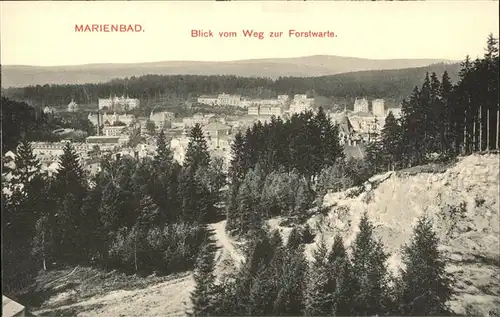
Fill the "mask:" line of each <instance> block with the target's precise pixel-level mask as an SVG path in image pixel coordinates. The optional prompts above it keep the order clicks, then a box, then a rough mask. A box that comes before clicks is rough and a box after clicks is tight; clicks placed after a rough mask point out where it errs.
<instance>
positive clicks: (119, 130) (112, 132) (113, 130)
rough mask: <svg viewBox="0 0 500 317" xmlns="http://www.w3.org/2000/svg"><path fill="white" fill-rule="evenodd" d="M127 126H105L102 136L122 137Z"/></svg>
mask: <svg viewBox="0 0 500 317" xmlns="http://www.w3.org/2000/svg"><path fill="white" fill-rule="evenodd" d="M125 129H126V127H125V126H112V125H105V126H104V127H102V135H104V136H120V135H122V134H123V133H124V132H125Z"/></svg>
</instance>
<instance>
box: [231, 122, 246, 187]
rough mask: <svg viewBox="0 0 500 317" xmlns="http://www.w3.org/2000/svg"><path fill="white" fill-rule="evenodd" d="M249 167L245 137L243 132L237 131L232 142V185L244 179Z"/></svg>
mask: <svg viewBox="0 0 500 317" xmlns="http://www.w3.org/2000/svg"><path fill="white" fill-rule="evenodd" d="M248 168H249V163H248V159H247V153H246V144H245V139H244V137H243V135H242V134H241V132H238V133H236V135H235V136H234V141H233V143H232V144H231V164H230V166H229V175H230V178H231V181H232V185H237V184H239V183H240V182H242V181H243V179H244V178H245V174H246V172H247V170H248Z"/></svg>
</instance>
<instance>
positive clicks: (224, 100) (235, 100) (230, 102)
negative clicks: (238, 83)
mask: <svg viewBox="0 0 500 317" xmlns="http://www.w3.org/2000/svg"><path fill="white" fill-rule="evenodd" d="M240 103H241V96H240V95H229V94H225V93H222V94H219V95H218V96H217V105H219V106H235V107H239V106H240Z"/></svg>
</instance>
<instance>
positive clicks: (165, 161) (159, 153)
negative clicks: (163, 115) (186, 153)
mask: <svg viewBox="0 0 500 317" xmlns="http://www.w3.org/2000/svg"><path fill="white" fill-rule="evenodd" d="M172 160H173V155H172V151H171V150H170V146H169V144H168V141H167V138H166V135H165V132H164V131H163V130H161V131H160V133H159V134H158V135H157V136H156V155H155V156H154V162H155V163H156V165H157V167H158V168H166V167H167V166H169V165H170V164H172Z"/></svg>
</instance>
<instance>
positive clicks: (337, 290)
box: [328, 235, 354, 316]
mask: <svg viewBox="0 0 500 317" xmlns="http://www.w3.org/2000/svg"><path fill="white" fill-rule="evenodd" d="M328 265H329V273H330V276H329V279H330V286H331V289H330V290H329V292H330V293H331V294H332V307H331V309H332V311H331V314H332V315H334V316H348V315H350V314H351V311H352V306H353V303H352V298H353V295H354V294H353V291H352V284H351V273H352V267H351V262H350V260H349V256H348V255H347V252H346V249H345V247H344V241H343V239H342V237H341V236H339V235H337V236H335V239H334V241H333V245H332V250H331V251H330V253H329V255H328Z"/></svg>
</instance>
